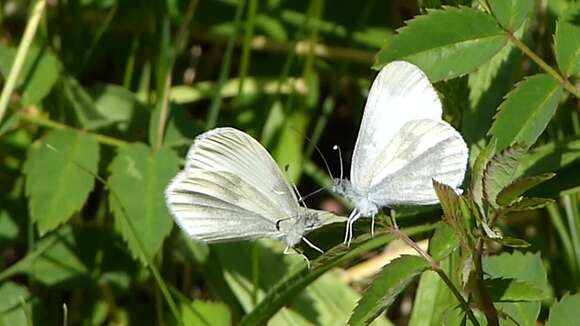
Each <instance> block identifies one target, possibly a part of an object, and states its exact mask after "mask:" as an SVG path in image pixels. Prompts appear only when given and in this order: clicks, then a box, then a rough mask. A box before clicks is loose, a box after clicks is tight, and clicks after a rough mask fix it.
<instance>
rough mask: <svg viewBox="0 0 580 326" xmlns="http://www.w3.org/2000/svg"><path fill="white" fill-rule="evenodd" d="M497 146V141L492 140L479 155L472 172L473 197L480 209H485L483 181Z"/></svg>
mask: <svg viewBox="0 0 580 326" xmlns="http://www.w3.org/2000/svg"><path fill="white" fill-rule="evenodd" d="M496 144H497V140H496V139H495V138H492V140H491V141H490V142H489V144H487V146H485V148H484V149H483V150H482V151H481V152H480V153H479V155H477V159H476V160H475V164H474V165H473V170H472V172H471V196H472V197H473V201H475V203H476V204H477V205H478V206H479V208H483V179H484V174H485V169H486V167H487V164H488V163H489V161H490V160H491V159H492V157H493V155H494V154H495V146H496Z"/></svg>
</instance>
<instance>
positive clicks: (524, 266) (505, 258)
mask: <svg viewBox="0 0 580 326" xmlns="http://www.w3.org/2000/svg"><path fill="white" fill-rule="evenodd" d="M483 270H484V273H485V274H486V275H488V276H489V278H511V279H515V280H517V281H519V282H525V283H527V284H530V285H531V286H533V287H534V288H536V289H539V290H541V291H542V294H543V295H544V296H545V297H547V296H549V295H550V290H549V285H548V279H547V275H546V271H545V269H544V266H543V263H542V257H541V256H540V254H532V253H526V254H522V253H521V252H517V251H515V252H513V253H511V254H509V253H504V254H501V255H495V256H487V257H485V258H484V260H483ZM496 306H497V307H498V308H500V309H501V310H502V311H503V312H505V313H507V314H509V315H510V316H511V317H512V318H514V319H515V320H516V321H517V322H518V323H519V324H520V325H530V326H533V325H535V324H536V320H537V318H538V314H539V313H540V306H541V302H540V301H533V302H499V303H496Z"/></svg>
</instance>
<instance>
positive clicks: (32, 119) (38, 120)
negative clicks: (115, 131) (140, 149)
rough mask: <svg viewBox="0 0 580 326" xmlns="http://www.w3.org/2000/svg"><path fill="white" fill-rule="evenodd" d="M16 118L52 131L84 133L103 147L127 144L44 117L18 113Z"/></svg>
mask: <svg viewBox="0 0 580 326" xmlns="http://www.w3.org/2000/svg"><path fill="white" fill-rule="evenodd" d="M18 116H19V118H20V120H22V121H26V122H28V123H33V124H35V125H39V126H43V127H48V128H52V129H65V130H74V131H77V132H84V133H87V134H90V135H92V136H93V137H95V140H96V141H97V142H99V143H101V144H103V145H109V146H113V147H120V146H124V145H126V144H127V142H126V141H124V140H121V139H117V138H113V137H110V136H106V135H102V134H97V133H92V132H88V131H84V130H80V129H77V128H74V127H71V126H69V125H65V124H63V123H60V122H56V121H54V120H51V119H49V118H46V117H43V116H40V115H34V114H30V113H26V112H24V111H23V112H20V114H19V115H18Z"/></svg>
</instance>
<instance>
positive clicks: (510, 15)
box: [488, 0, 533, 32]
mask: <svg viewBox="0 0 580 326" xmlns="http://www.w3.org/2000/svg"><path fill="white" fill-rule="evenodd" d="M488 3H489V5H490V7H491V11H492V12H493V15H494V16H495V18H497V20H498V21H499V23H500V24H501V25H502V26H503V28H505V29H507V30H509V31H512V32H513V31H515V30H516V29H518V28H519V27H520V25H521V24H523V22H524V21H525V20H526V18H527V16H528V13H529V12H530V9H532V6H533V1H532V0H489V2H488Z"/></svg>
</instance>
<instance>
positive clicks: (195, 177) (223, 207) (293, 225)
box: [165, 128, 345, 252]
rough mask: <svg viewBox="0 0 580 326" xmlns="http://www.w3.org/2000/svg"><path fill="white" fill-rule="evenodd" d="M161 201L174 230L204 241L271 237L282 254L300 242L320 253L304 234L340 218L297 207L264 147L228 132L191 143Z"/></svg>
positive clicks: (220, 131)
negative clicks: (282, 248) (279, 244)
mask: <svg viewBox="0 0 580 326" xmlns="http://www.w3.org/2000/svg"><path fill="white" fill-rule="evenodd" d="M165 200H166V203H167V207H168V208H169V210H170V211H171V214H172V215H173V217H174V218H175V221H176V222H177V224H178V225H179V226H180V228H181V229H182V230H183V231H185V232H186V233H187V234H188V235H189V236H191V237H192V238H193V239H196V240H199V241H203V242H206V243H214V242H224V241H235V240H253V239H259V238H272V239H278V240H281V241H282V242H283V243H284V244H285V245H286V251H287V250H288V249H289V248H291V247H293V246H294V245H295V244H297V243H298V242H300V240H304V241H305V242H306V243H307V244H308V245H309V246H311V247H312V248H315V249H317V250H319V251H320V249H318V248H317V247H316V246H314V245H313V244H312V243H310V242H309V241H308V240H307V239H306V238H305V237H304V234H306V233H307V232H309V231H311V230H314V229H316V228H319V227H321V226H322V225H325V224H329V223H333V222H338V221H340V220H342V221H344V220H345V219H344V218H342V219H341V218H340V217H338V216H335V215H333V214H331V213H326V212H322V211H318V210H312V209H307V208H305V207H301V206H300V204H299V202H298V198H297V196H296V194H295V192H294V190H293V189H292V187H291V186H290V185H289V183H288V182H287V181H286V179H285V178H284V176H283V174H282V172H281V171H280V169H279V168H278V166H277V165H276V163H275V162H274V160H273V159H272V157H271V156H270V155H269V154H268V152H267V151H266V149H264V147H262V145H260V143H258V141H256V140H255V139H254V138H252V137H251V136H249V135H248V134H246V133H244V132H242V131H239V130H237V129H234V128H217V129H213V130H211V131H208V132H206V133H204V134H202V135H200V136H198V137H197V138H196V139H195V141H194V142H193V145H192V146H191V148H190V149H189V152H188V153H187V157H186V162H185V167H184V169H183V171H181V172H179V173H178V174H177V176H175V178H173V180H172V181H171V183H170V184H169V186H168V187H167V189H166V190H165ZM286 251H285V252H286Z"/></svg>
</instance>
